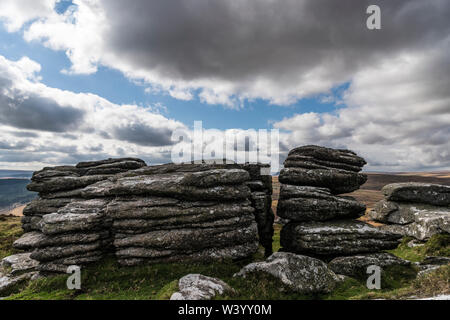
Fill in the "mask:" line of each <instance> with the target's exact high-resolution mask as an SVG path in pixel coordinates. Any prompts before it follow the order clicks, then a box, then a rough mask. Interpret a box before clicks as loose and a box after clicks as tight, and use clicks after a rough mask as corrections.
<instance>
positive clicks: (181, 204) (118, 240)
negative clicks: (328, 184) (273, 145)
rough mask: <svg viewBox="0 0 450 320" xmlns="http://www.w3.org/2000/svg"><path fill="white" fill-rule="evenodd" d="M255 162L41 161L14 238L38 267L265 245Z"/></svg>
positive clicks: (232, 255)
mask: <svg viewBox="0 0 450 320" xmlns="http://www.w3.org/2000/svg"><path fill="white" fill-rule="evenodd" d="M264 168H266V166H265V165H260V164H246V165H238V164H205V163H200V164H179V165H177V164H167V165H158V166H146V165H145V163H144V162H143V161H142V160H139V159H134V158H123V159H108V160H102V161H93V162H82V163H79V164H78V165H76V166H59V167H54V168H44V169H43V170H41V171H38V172H35V173H34V175H33V177H32V182H31V183H30V185H29V186H28V189H29V190H32V191H37V192H39V198H38V199H37V200H35V201H33V202H31V203H30V204H29V205H28V206H27V207H26V208H25V210H24V215H25V217H24V219H23V228H24V230H25V231H26V232H27V233H25V234H24V235H23V236H22V237H21V238H20V239H19V240H17V241H16V242H15V244H14V246H15V248H17V249H21V250H26V251H30V252H31V254H30V257H31V258H32V259H33V260H36V261H39V264H38V265H37V267H36V269H37V270H39V271H44V272H66V270H67V267H68V266H69V265H74V264H75V265H83V264H87V263H91V262H95V261H98V260H100V259H101V258H102V257H103V256H104V255H105V254H108V253H114V254H115V256H116V258H117V260H118V262H119V263H121V264H122V265H127V266H130V265H137V264H141V263H146V262H150V263H154V262H171V261H184V260H189V261H195V260H201V261H207V260H218V259H225V258H227V259H228V258H229V259H239V258H244V257H248V256H251V255H252V254H253V253H255V252H256V250H257V248H258V245H259V243H258V239H259V242H260V243H261V244H262V245H263V246H265V247H266V251H267V252H269V253H270V251H269V250H271V238H272V235H273V229H272V228H273V227H272V224H273V213H272V211H271V208H270V204H271V200H270V198H271V193H272V185H271V179H270V176H265V175H263V174H261V171H263V169H264ZM258 234H259V238H258ZM269 244H270V249H269Z"/></svg>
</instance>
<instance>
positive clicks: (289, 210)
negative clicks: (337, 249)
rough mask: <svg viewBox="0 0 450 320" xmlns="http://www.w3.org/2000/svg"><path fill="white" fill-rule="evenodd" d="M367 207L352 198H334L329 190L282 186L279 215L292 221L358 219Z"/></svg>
mask: <svg viewBox="0 0 450 320" xmlns="http://www.w3.org/2000/svg"><path fill="white" fill-rule="evenodd" d="M365 211H366V206H365V205H364V204H362V203H360V202H358V201H356V200H355V199H353V198H351V197H338V196H333V195H332V194H331V193H330V192H329V189H324V188H316V187H302V186H293V185H286V184H284V185H281V189H280V199H279V200H278V206H277V215H278V216H280V217H282V218H285V219H290V220H292V221H326V220H330V219H333V218H358V217H360V216H362V215H364V213H365Z"/></svg>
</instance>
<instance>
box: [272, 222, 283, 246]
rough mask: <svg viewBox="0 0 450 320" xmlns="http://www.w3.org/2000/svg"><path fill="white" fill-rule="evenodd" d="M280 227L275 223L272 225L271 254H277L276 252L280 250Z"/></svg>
mask: <svg viewBox="0 0 450 320" xmlns="http://www.w3.org/2000/svg"><path fill="white" fill-rule="evenodd" d="M281 227H282V226H281V225H280V224H278V223H276V224H274V225H273V230H274V231H273V237H272V239H273V242H272V251H273V252H278V250H280V248H281V245H280V232H281Z"/></svg>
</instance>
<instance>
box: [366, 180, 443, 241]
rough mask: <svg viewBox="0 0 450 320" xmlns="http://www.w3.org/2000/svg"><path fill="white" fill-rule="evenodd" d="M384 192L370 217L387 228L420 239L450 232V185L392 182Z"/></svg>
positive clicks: (385, 187) (384, 188)
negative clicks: (383, 197) (382, 197)
mask: <svg viewBox="0 0 450 320" xmlns="http://www.w3.org/2000/svg"><path fill="white" fill-rule="evenodd" d="M382 191H383V193H384V196H385V199H383V200H381V201H379V202H378V203H377V204H376V205H375V207H374V209H373V210H371V211H370V212H369V217H370V218H371V219H372V220H375V221H379V222H382V223H386V224H387V225H385V226H383V227H382V228H383V229H384V230H388V231H390V232H394V233H397V234H400V235H404V236H411V237H414V238H416V239H418V240H425V239H428V238H430V237H431V236H433V235H435V234H438V233H450V206H449V203H450V186H445V185H438V184H426V183H416V182H409V183H393V184H389V185H386V186H384V187H383V189H382Z"/></svg>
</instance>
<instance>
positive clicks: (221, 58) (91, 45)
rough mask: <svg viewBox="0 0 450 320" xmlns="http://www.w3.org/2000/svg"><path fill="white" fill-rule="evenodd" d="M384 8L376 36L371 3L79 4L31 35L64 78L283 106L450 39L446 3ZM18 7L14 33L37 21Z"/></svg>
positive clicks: (232, 103)
mask: <svg viewBox="0 0 450 320" xmlns="http://www.w3.org/2000/svg"><path fill="white" fill-rule="evenodd" d="M6 2H7V3H14V2H15V0H10V1H6ZM48 2H49V3H51V1H48ZM377 2H379V4H380V6H381V7H382V13H383V28H382V30H380V31H377V32H376V33H374V32H372V31H369V30H367V29H366V27H365V19H366V18H367V15H366V8H367V6H368V5H369V4H371V2H370V1H369V0H362V1H353V0H342V1H339V3H337V2H336V1H315V0H287V1H282V2H279V1H273V0H261V1H253V0H243V1H239V2H238V3H235V2H233V1H223V2H211V1H207V0H198V1H185V0H172V1H170V2H167V1H146V0H134V1H133V4H132V5H130V4H129V2H128V1H123V0H74V1H73V3H74V6H72V7H70V8H69V10H67V11H66V12H65V13H64V14H57V13H56V12H51V13H48V12H47V11H48V10H46V11H39V10H37V11H35V12H36V13H35V15H39V13H42V16H41V19H39V20H37V21H34V22H33V23H32V24H31V25H30V26H29V27H27V28H26V29H25V30H24V37H25V39H26V40H27V41H41V42H42V43H43V44H44V45H46V46H48V47H50V48H52V49H55V50H63V51H65V52H66V53H67V56H68V57H69V59H70V60H71V62H72V66H71V68H70V69H69V70H64V72H68V73H82V74H89V73H93V72H96V70H97V67H98V66H99V65H104V66H107V67H110V68H114V69H117V70H120V71H121V72H123V73H124V74H125V75H126V76H127V77H129V78H131V79H139V80H143V81H144V82H146V83H147V84H148V86H149V88H150V90H162V91H165V92H167V93H169V94H170V95H172V96H173V97H175V98H177V99H181V100H190V99H193V98H194V97H195V96H196V95H197V94H198V98H199V99H200V100H201V101H204V102H206V103H209V104H221V105H226V106H229V107H239V106H240V105H241V103H242V101H245V100H252V99H258V98H259V99H264V100H267V101H269V102H270V103H273V104H278V105H286V104H292V103H294V102H296V101H298V100H299V99H302V98H304V97H309V96H313V95H316V94H320V93H324V92H327V91H329V90H330V89H332V88H333V87H334V86H337V85H340V84H342V83H343V82H348V81H351V80H352V76H353V74H354V73H355V72H358V71H359V70H361V67H364V65H367V64H373V63H375V64H376V63H379V62H380V61H381V60H382V59H380V57H381V56H383V55H391V54H397V53H399V52H402V51H404V50H416V49H421V48H423V47H424V46H427V45H432V44H433V42H434V41H438V40H440V39H441V38H442V37H443V36H446V35H448V32H449V31H450V24H449V23H448V19H447V17H448V14H449V13H450V5H449V4H448V2H447V1H445V0H431V1H427V2H426V3H425V2H423V1H421V0H399V1H395V2H394V1H386V0H378V1H377ZM11 8H12V9H10V10H9V12H8V15H10V16H18V17H19V19H18V20H14V21H15V24H16V25H18V24H20V23H21V22H24V21H25V20H26V19H27V18H28V19H31V18H33V17H34V15H26V14H23V13H21V10H20V7H18V6H16V5H14V6H13V5H11ZM13 9H14V10H13ZM0 14H1V13H0ZM12 30H14V29H12Z"/></svg>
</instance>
